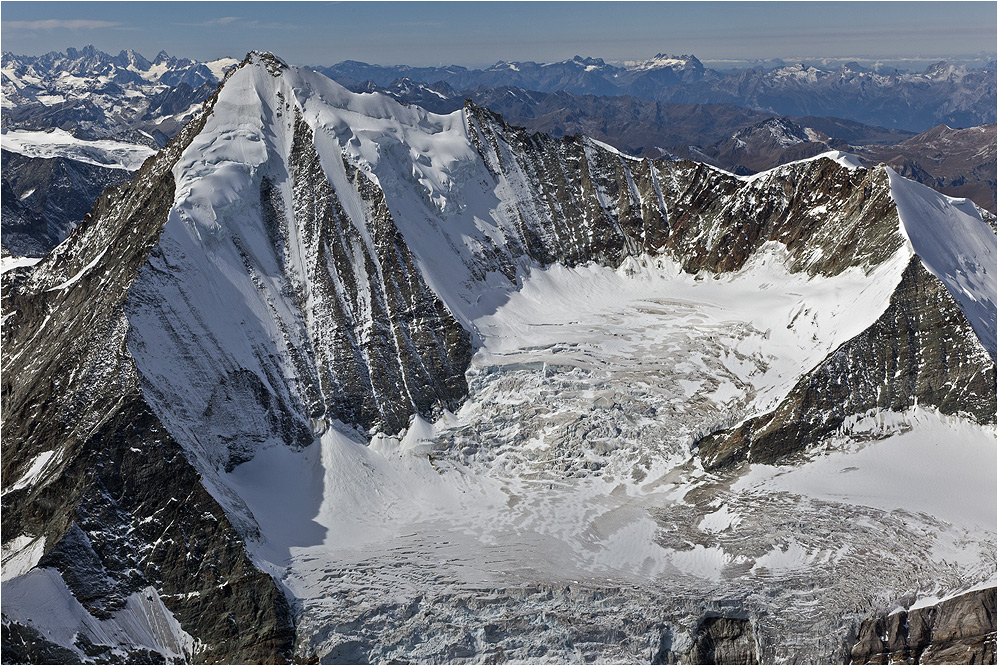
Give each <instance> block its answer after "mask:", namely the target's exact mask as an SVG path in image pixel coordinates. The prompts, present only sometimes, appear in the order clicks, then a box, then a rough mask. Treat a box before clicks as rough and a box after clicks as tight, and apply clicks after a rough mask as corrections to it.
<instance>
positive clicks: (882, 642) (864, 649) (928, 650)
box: [850, 587, 996, 664]
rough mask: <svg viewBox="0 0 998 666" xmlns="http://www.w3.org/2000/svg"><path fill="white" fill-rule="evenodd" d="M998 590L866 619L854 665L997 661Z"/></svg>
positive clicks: (857, 645) (968, 594)
mask: <svg viewBox="0 0 998 666" xmlns="http://www.w3.org/2000/svg"><path fill="white" fill-rule="evenodd" d="M995 594H996V591H995V588H993V587H992V588H990V589H986V590H979V591H977V592H968V593H967V594H964V595H961V596H959V597H955V598H953V599H947V600H946V601H943V602H940V603H938V604H936V605H935V606H928V607H926V608H919V609H916V610H909V611H901V612H899V613H893V614H891V615H888V616H886V617H881V618H875V619H869V620H866V621H865V622H863V624H862V626H861V627H860V629H859V636H858V637H857V638H856V643H855V645H853V647H852V651H851V653H850V656H851V663H853V664H897V663H903V664H993V663H995V640H996V639H995V636H996V635H995Z"/></svg>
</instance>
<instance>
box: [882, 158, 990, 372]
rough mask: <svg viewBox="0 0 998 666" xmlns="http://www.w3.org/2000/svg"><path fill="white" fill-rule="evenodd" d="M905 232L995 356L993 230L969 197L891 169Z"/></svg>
mask: <svg viewBox="0 0 998 666" xmlns="http://www.w3.org/2000/svg"><path fill="white" fill-rule="evenodd" d="M887 172H888V174H889V175H890V179H891V196H892V197H893V199H894V202H895V203H896V204H897V208H898V215H899V216H900V217H901V223H902V225H903V231H904V234H905V235H906V236H907V238H908V241H909V242H910V243H911V246H912V248H913V249H914V251H915V253H916V254H917V255H918V256H919V258H920V259H921V260H922V264H924V265H925V267H926V268H927V269H929V272H930V273H932V274H933V275H935V276H936V277H937V278H939V279H940V280H941V281H942V283H943V284H944V285H946V289H947V290H948V291H949V293H950V294H951V295H952V296H953V298H954V299H955V300H956V302H957V303H958V304H959V306H960V309H961V310H962V311H963V313H964V314H965V315H966V317H967V319H968V320H969V321H970V324H971V326H973V327H974V332H975V333H977V337H978V338H980V341H981V344H982V345H984V348H985V349H987V350H988V353H989V354H990V355H991V358H992V359H994V358H995V347H996V344H998V343H996V337H998V322H996V316H998V315H996V303H998V296H996V278H998V276H996V274H995V266H996V265H998V252H996V250H995V245H996V240H995V233H994V232H993V231H992V230H991V228H990V227H989V226H988V224H987V223H986V222H985V221H984V220H982V219H981V215H980V213H979V212H978V210H977V207H976V206H975V205H974V204H973V202H971V201H970V200H969V199H953V198H951V197H947V196H946V195H943V194H940V193H938V192H936V191H935V190H933V189H931V188H929V187H926V186H925V185H922V184H920V183H915V182H913V181H910V180H908V179H907V178H902V177H901V176H899V175H898V174H897V173H896V172H895V171H894V170H893V169H890V168H888V169H887Z"/></svg>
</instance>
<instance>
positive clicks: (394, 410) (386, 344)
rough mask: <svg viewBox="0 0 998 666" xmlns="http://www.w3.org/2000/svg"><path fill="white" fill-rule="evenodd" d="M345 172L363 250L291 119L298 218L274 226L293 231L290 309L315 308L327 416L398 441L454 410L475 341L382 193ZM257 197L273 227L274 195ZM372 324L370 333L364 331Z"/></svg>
mask: <svg viewBox="0 0 998 666" xmlns="http://www.w3.org/2000/svg"><path fill="white" fill-rule="evenodd" d="M296 113H297V111H296ZM344 166H345V168H346V173H347V175H348V178H349V179H350V180H349V182H350V184H351V185H352V186H353V187H355V188H356V190H357V192H358V193H359V194H360V196H361V198H362V199H363V201H364V202H365V204H366V205H367V207H368V208H367V213H368V215H369V216H370V217H369V221H368V224H367V228H368V229H369V230H370V234H371V242H372V245H373V247H372V245H367V244H365V242H364V238H363V236H362V232H361V231H360V230H358V229H357V228H355V227H354V226H353V224H352V223H351V221H350V218H349V217H347V215H346V213H345V212H344V210H343V207H342V205H341V204H340V201H339V199H338V198H337V196H336V192H335V191H333V188H332V187H331V186H330V184H329V180H328V178H327V177H326V175H325V173H324V172H323V171H322V166H321V164H320V162H319V156H318V154H317V153H316V151H315V147H314V146H313V137H312V131H311V129H309V127H308V125H306V124H305V123H304V122H302V121H301V119H300V118H298V117H296V122H295V128H294V142H293V145H292V148H291V179H292V183H293V185H292V187H293V191H294V199H293V202H292V203H293V205H292V211H293V213H294V216H293V217H292V218H284V219H281V221H280V223H281V224H282V225H287V224H294V225H296V230H294V231H292V230H290V229H289V228H288V227H287V226H282V228H281V229H280V232H279V233H280V237H281V239H282V245H283V247H282V248H281V251H282V253H283V259H284V261H285V265H286V267H287V268H286V271H287V272H288V274H289V275H291V276H292V277H291V282H292V288H293V289H294V292H295V301H296V302H297V303H299V304H301V306H304V304H305V302H306V300H307V299H308V298H309V295H308V294H307V293H306V285H311V296H312V298H314V299H316V301H317V303H316V307H315V308H314V310H313V311H312V312H311V313H310V314H306V313H305V312H302V316H303V318H306V319H307V318H309V317H310V318H311V320H310V322H309V323H310V324H311V326H310V327H309V328H310V330H309V333H310V342H311V348H312V349H313V350H314V354H315V358H316V365H317V372H318V374H319V386H318V387H316V388H317V389H319V391H320V392H321V393H322V394H323V398H324V401H325V402H326V404H328V405H329V413H328V414H326V416H329V417H333V418H338V419H340V420H342V421H344V422H346V423H355V424H358V425H360V426H362V427H364V428H365V429H369V428H372V427H378V428H380V429H383V430H385V431H387V432H398V431H399V430H401V429H402V428H403V427H405V425H406V424H407V423H408V421H409V417H410V416H411V415H412V414H413V413H419V414H420V415H423V416H427V417H429V416H431V415H432V414H433V413H434V411H435V410H436V411H437V412H439V410H440V409H442V408H449V409H455V408H456V407H457V405H458V404H459V403H460V401H461V399H462V398H463V397H464V396H465V394H466V393H467V390H468V386H467V383H466V382H465V379H464V371H465V369H467V367H468V362H469V361H470V359H471V341H470V338H469V336H468V333H467V332H466V331H465V330H464V329H462V328H461V326H460V324H458V323H457V321H456V320H455V319H454V318H453V316H452V315H451V314H450V312H448V311H447V309H446V308H445V307H444V305H443V303H442V302H441V301H440V299H439V298H437V297H436V295H434V294H433V293H432V292H431V291H430V289H429V288H428V287H427V286H426V283H425V282H424V281H423V279H422V277H421V275H420V273H419V271H418V269H417V268H416V266H415V264H414V262H413V258H412V255H411V254H410V252H409V249H408V247H406V245H405V241H404V239H403V238H402V236H401V234H400V233H399V231H398V229H397V228H396V227H395V223H394V222H393V221H392V216H391V213H390V212H389V209H388V206H387V204H386V203H385V198H384V193H383V192H382V191H381V189H380V188H379V187H378V186H377V185H376V184H375V183H374V182H372V180H371V179H370V177H369V176H367V175H366V174H364V173H363V172H361V171H359V170H357V169H353V168H351V167H350V166H349V165H348V164H344ZM263 197H264V199H266V200H268V201H269V204H268V205H269V206H270V210H272V211H275V218H276V217H277V211H280V210H282V209H283V208H284V204H283V202H281V201H280V199H279V194H277V192H276V191H275V190H274V189H273V188H271V187H269V186H268V185H266V184H264V186H263ZM298 234H300V237H301V239H302V240H303V242H304V244H305V246H306V248H305V254H306V256H308V257H310V263H309V264H308V265H307V266H306V267H305V274H304V275H301V276H297V277H296V276H294V273H293V269H292V268H291V266H292V263H293V261H294V257H293V256H292V252H291V249H290V248H288V245H287V243H288V239H290V238H291V237H292V235H298ZM358 256H360V257H362V258H361V259H359V260H358V259H356V257H358ZM357 262H359V265H358V263H357ZM371 276H380V277H381V279H380V280H371V279H370V278H371ZM365 308H369V312H365ZM368 316H369V317H370V319H371V321H372V322H373V331H370V332H367V331H362V330H360V329H361V327H362V326H367V325H368V322H367V321H365V317H368ZM318 415H319V416H322V415H323V414H321V413H320V414H318Z"/></svg>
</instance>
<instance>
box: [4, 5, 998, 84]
mask: <svg viewBox="0 0 998 666" xmlns="http://www.w3.org/2000/svg"><path fill="white" fill-rule="evenodd" d="M0 8H2V14H3V20H2V22H0V24H2V38H3V49H4V51H7V52H11V53H16V54H19V55H42V54H44V53H48V52H51V51H65V49H66V48H67V47H74V48H82V46H84V45H86V44H93V45H94V47H95V48H97V49H99V50H101V51H105V52H108V53H118V52H119V51H121V50H125V49H133V50H135V51H137V52H139V53H141V54H142V55H144V56H146V57H147V58H152V57H154V56H155V55H156V54H157V53H158V52H160V51H166V52H167V53H170V54H171V55H175V56H178V57H186V58H192V59H195V60H213V59H216V58H219V57H235V58H241V57H242V56H243V55H245V54H246V53H247V52H248V51H250V50H253V49H259V50H268V51H271V52H273V53H275V54H277V55H279V56H280V57H282V58H283V59H284V60H286V61H288V62H291V63H293V64H301V65H331V64H334V63H336V62H340V61H343V60H360V61H364V62H368V63H371V64H379V65H397V64H406V65H412V66H440V65H461V66H465V67H469V68H475V67H487V66H489V65H492V64H494V63H495V62H497V61H499V60H517V61H530V60H532V61H536V62H556V61H560V60H567V59H570V58H572V57H573V56H575V55H581V56H591V57H599V58H603V59H604V60H606V61H608V62H625V61H635V60H645V59H648V58H651V57H652V56H654V55H655V54H657V53H670V54H677V55H678V54H692V55H695V56H697V57H698V58H700V59H701V60H702V61H703V62H704V64H705V65H708V66H711V67H717V68H728V67H738V66H748V65H750V64H751V63H754V62H762V61H776V60H782V61H785V62H800V61H803V62H817V61H823V60H825V61H829V62H845V61H848V60H857V61H859V62H861V63H863V64H866V65H867V66H869V65H872V64H873V63H875V62H878V61H880V62H882V63H884V66H887V67H890V66H897V65H896V64H894V63H925V64H930V63H931V62H933V61H935V60H939V59H950V60H959V61H966V62H978V61H983V60H987V59H994V58H995V37H996V32H998V20H996V17H998V12H996V5H995V4H994V3H990V2H863V3H843V2H735V3H707V2H585V3H578V2H531V3H508V2H496V3H488V2H481V3H468V2H449V3H441V2H342V3H326V2H287V3H275V2H251V3H236V2H184V3H176V2H140V3H124V2H68V3H67V2H16V1H12V0H8V1H4V2H2V3H0ZM859 8H861V10H860V11H861V14H862V15H861V17H860V20H857V9H859ZM808 54H810V55H808ZM909 66H916V65H909Z"/></svg>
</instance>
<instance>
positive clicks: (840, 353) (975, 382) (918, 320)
mask: <svg viewBox="0 0 998 666" xmlns="http://www.w3.org/2000/svg"><path fill="white" fill-rule="evenodd" d="M968 333H970V335H971V337H970V338H968V337H967V335H968ZM916 403H917V404H922V405H931V406H933V407H936V408H937V409H939V411H941V412H942V413H944V414H958V413H963V414H969V415H971V416H972V417H973V418H974V419H976V420H977V421H978V422H979V423H994V420H995V364H994V360H993V359H991V357H990V356H988V354H987V352H986V351H985V350H984V348H983V347H981V345H980V344H976V338H975V337H973V334H972V333H971V327H970V324H969V323H968V322H967V320H966V318H965V317H964V316H963V313H962V312H961V311H960V309H959V308H958V307H957V306H956V304H955V303H954V301H953V298H952V296H951V295H950V294H949V292H948V291H947V290H946V288H945V287H943V285H942V284H941V283H940V282H939V281H938V280H936V279H935V278H934V277H932V276H931V275H929V273H928V272H927V271H926V270H925V268H924V267H923V266H922V264H921V262H920V261H919V260H918V259H917V258H916V259H913V260H912V262H911V264H909V266H908V268H907V270H906V271H905V274H904V276H903V277H902V280H901V284H900V285H898V288H897V290H896V291H895V292H894V295H893V297H892V298H891V304H890V306H889V307H888V308H887V311H886V312H884V314H883V315H882V316H881V318H880V319H879V320H878V321H877V322H876V323H875V324H874V325H873V326H871V327H870V328H869V329H867V330H866V331H864V332H863V333H862V334H860V335H859V336H857V337H856V338H854V339H852V340H850V341H849V342H847V343H846V344H845V345H843V346H842V347H840V348H839V349H838V350H837V351H836V352H835V353H834V354H832V355H831V356H830V357H829V358H828V359H827V360H826V361H825V362H824V363H822V364H821V365H820V366H819V367H818V368H816V369H815V370H813V371H812V372H810V373H809V374H808V375H807V376H805V377H804V378H803V379H801V381H800V382H799V383H798V384H797V386H796V387H795V388H794V389H793V391H791V392H790V395H788V396H787V398H786V399H785V400H784V401H783V402H782V403H781V404H780V406H779V407H777V408H776V410H775V411H773V412H771V413H769V414H765V415H762V416H758V417H755V418H752V419H749V420H748V421H746V422H745V423H743V424H741V425H740V426H738V427H737V428H733V429H730V430H724V431H721V432H717V433H713V434H711V435H709V436H707V437H705V438H703V439H701V440H700V441H699V442H698V443H697V445H698V447H699V450H700V456H701V458H702V459H703V461H704V464H705V466H707V467H708V468H714V467H722V466H725V465H728V464H732V463H734V462H737V461H739V460H748V461H750V462H761V463H773V462H776V461H777V460H780V459H782V458H785V457H786V456H789V455H791V454H793V453H796V452H798V451H801V450H803V449H804V448H806V447H808V446H809V445H811V444H813V443H815V442H817V441H820V440H821V439H822V438H823V437H825V436H827V435H830V434H832V433H833V432H834V431H835V430H836V429H838V428H839V427H840V426H842V424H843V423H844V422H845V420H846V418H847V417H849V416H851V415H861V414H864V413H866V412H867V411H869V410H873V409H887V410H895V411H903V410H904V409H906V408H908V407H910V406H912V405H914V404H916Z"/></svg>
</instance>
